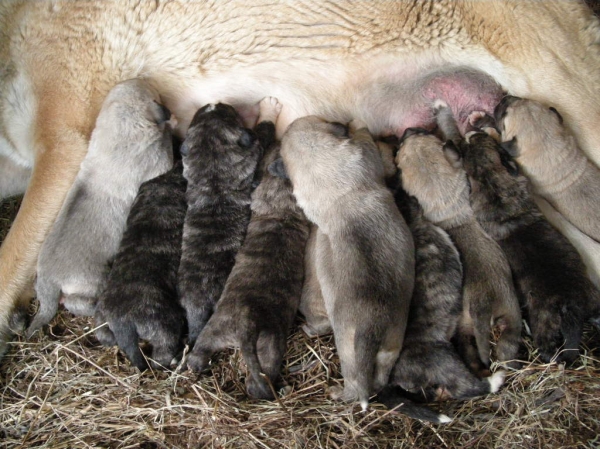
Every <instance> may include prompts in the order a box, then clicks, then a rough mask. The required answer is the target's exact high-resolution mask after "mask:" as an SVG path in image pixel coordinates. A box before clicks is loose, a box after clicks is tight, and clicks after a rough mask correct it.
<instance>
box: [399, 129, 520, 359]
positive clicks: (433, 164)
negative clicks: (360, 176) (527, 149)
mask: <svg viewBox="0 0 600 449" xmlns="http://www.w3.org/2000/svg"><path fill="white" fill-rule="evenodd" d="M396 163H397V164H398V168H399V169H400V170H401V171H402V185H403V187H404V189H405V190H406V191H407V193H409V194H410V195H412V196H415V197H416V198H417V200H418V201H419V203H420V204H421V206H422V207H423V213H424V216H425V218H427V219H428V220H430V221H432V222H433V223H434V224H437V225H438V226H440V227H441V228H442V229H444V230H445V231H446V232H447V233H448V235H449V236H450V238H451V239H452V241H453V242H454V244H455V245H456V248H457V249H458V251H459V253H460V255H461V261H462V264H463V273H464V279H463V316H462V318H461V320H460V323H459V330H458V333H459V339H460V341H461V351H462V352H463V357H465V359H466V361H467V362H468V363H469V365H470V366H472V367H473V368H475V367H476V366H477V365H479V362H478V361H477V358H478V359H479V361H480V362H482V363H483V364H484V365H486V366H487V365H489V361H490V341H489V339H490V332H491V325H492V323H494V324H496V325H497V326H498V327H500V328H501V329H502V334H501V336H500V337H499V340H498V343H497V345H496V347H495V353H496V358H497V359H498V360H500V361H508V360H511V359H513V358H514V357H515V356H516V354H517V352H518V349H519V342H520V336H521V313H520V310H519V303H518V300H517V297H516V293H515V290H514V286H513V283H512V274H511V271H510V266H509V265H508V261H507V260H506V257H505V256H504V254H503V253H502V250H501V249H500V247H499V246H498V244H497V243H496V242H495V241H493V240H492V239H491V238H490V237H489V236H488V235H487V234H486V233H485V232H484V231H483V229H482V228H481V226H480V225H479V224H478V223H477V221H476V220H475V216H474V214H473V210H472V209H471V206H470V204H469V183H468V180H467V176H466V173H465V171H464V169H463V168H462V166H461V165H462V163H461V160H460V156H459V154H458V152H457V149H456V147H455V145H454V144H453V143H452V142H449V143H446V144H444V143H443V142H442V141H441V140H439V139H438V138H437V137H435V136H434V135H432V134H428V133H426V132H424V131H422V132H419V131H416V130H409V131H408V132H407V133H405V136H404V138H403V140H402V142H401V146H400V150H399V152H398V154H397V156H396ZM472 336H474V337H475V341H476V346H477V354H478V357H477V355H475V353H474V351H473V349H474V348H472V346H471V345H470V344H469V343H468V342H469V340H470V339H471V337H472Z"/></svg>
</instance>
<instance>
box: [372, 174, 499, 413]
mask: <svg viewBox="0 0 600 449" xmlns="http://www.w3.org/2000/svg"><path fill="white" fill-rule="evenodd" d="M401 185H402V181H401V180H399V181H398V186H401ZM395 199H396V204H397V205H398V207H399V209H400V210H401V212H402V215H403V216H404V218H405V219H406V221H407V222H408V225H409V227H410V230H411V231H412V234H413V239H414V241H415V259H416V266H415V289H414V293H413V296H412V300H411V305H410V313H409V316H408V325H407V328H406V335H405V336H404V344H403V347H402V352H401V353H400V357H399V358H398V361H397V362H396V365H395V366H394V370H393V371H392V375H391V377H390V384H391V385H399V386H400V387H402V388H403V389H405V390H407V391H409V392H411V393H413V395H414V396H416V397H417V399H421V400H425V401H433V400H436V399H442V398H444V397H446V396H449V397H452V398H456V399H468V398H471V397H475V396H480V395H484V394H488V393H490V392H496V391H497V390H498V388H499V387H500V385H501V384H502V382H503V379H504V373H503V372H501V371H500V372H498V373H496V374H494V376H492V377H490V378H488V379H479V378H477V377H476V376H475V375H473V374H472V373H471V372H470V371H469V370H468V369H467V367H466V366H465V364H464V363H463V361H462V360H461V359H460V357H459V355H458V354H457V353H456V351H455V349H454V346H453V345H452V343H451V341H450V340H451V339H452V337H453V336H454V333H455V331H456V329H457V326H458V321H459V319H460V316H461V312H462V280H463V271H462V265H461V263H460V255H459V254H458V251H457V250H456V247H455V246H454V244H453V243H452V240H450V237H449V236H448V234H447V233H446V232H445V231H444V230H443V229H441V228H440V227H438V226H436V225H434V224H433V223H431V222H430V221H428V220H427V219H425V218H424V217H423V210H422V209H421V206H420V205H419V203H418V201H417V200H416V198H415V197H412V196H409V195H407V194H406V192H405V191H404V190H403V189H402V187H398V188H397V189H396V194H395ZM379 396H380V397H381V396H382V393H380V394H379Z"/></svg>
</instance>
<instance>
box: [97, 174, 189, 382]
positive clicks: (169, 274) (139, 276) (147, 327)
mask: <svg viewBox="0 0 600 449" xmlns="http://www.w3.org/2000/svg"><path fill="white" fill-rule="evenodd" d="M182 172H183V166H182V164H181V162H177V163H176V164H175V166H174V167H173V168H172V169H171V170H170V171H169V172H167V173H165V174H163V175H161V176H158V177H156V178H154V179H152V180H150V181H146V182H145V183H144V184H142V185H141V187H140V190H139V192H138V195H137V197H136V199H135V201H134V203H133V205H132V206H131V212H130V213H129V216H128V217H127V229H126V230H125V233H124V234H123V239H122V240H121V245H120V247H119V252H118V253H117V255H116V256H115V260H114V262H113V265H112V268H111V270H110V272H109V274H108V277H107V280H106V283H105V288H104V289H103V290H102V293H101V294H100V296H99V298H98V304H97V307H96V313H95V321H96V325H97V326H98V325H100V324H102V323H104V322H106V323H108V324H107V326H105V327H101V328H100V329H98V330H97V331H96V337H97V338H98V340H99V341H100V342H101V343H102V344H104V345H108V346H110V345H114V344H115V343H116V344H118V345H119V347H120V348H121V349H122V350H123V351H125V353H126V354H127V356H128V357H129V360H131V361H132V363H133V364H134V365H135V366H137V367H138V368H139V369H141V370H143V369H145V368H146V367H147V365H146V361H145V359H144V356H143V355H142V353H141V351H140V349H139V347H138V340H139V339H140V338H142V339H145V340H147V341H148V342H149V343H150V344H151V345H152V358H153V359H154V360H155V361H156V362H158V363H159V364H160V365H162V366H165V367H168V366H169V364H170V362H171V360H172V359H173V358H174V357H175V355H176V354H177V351H178V350H179V347H180V344H181V339H182V337H183V331H184V328H185V314H184V312H183V309H182V308H181V306H180V305H179V301H178V299H177V292H176V286H177V269H178V268H179V260H180V259H181V236H182V233H183V220H184V219H185V212H186V209H187V203H186V201H185V188H186V182H185V178H184V177H183V173H182Z"/></svg>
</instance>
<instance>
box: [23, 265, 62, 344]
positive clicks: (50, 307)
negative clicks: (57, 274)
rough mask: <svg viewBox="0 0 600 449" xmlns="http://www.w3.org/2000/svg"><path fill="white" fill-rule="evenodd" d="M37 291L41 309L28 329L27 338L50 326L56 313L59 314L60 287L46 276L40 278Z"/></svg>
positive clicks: (36, 285) (36, 287) (36, 286)
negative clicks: (43, 327) (47, 325)
mask: <svg viewBox="0 0 600 449" xmlns="http://www.w3.org/2000/svg"><path fill="white" fill-rule="evenodd" d="M35 290H36V294H37V299H38V301H39V303H40V308H39V309H38V311H37V313H36V315H35V317H34V318H33V321H32V322H31V324H30V325H29V328H28V329H27V338H30V337H31V336H32V335H33V334H34V332H35V331H37V330H38V329H39V328H41V327H42V326H44V325H46V324H48V323H49V322H50V320H52V318H54V315H56V312H58V303H59V300H60V287H59V286H58V284H56V283H54V282H52V281H51V280H49V279H47V278H45V277H44V276H38V279H37V282H36V284H35Z"/></svg>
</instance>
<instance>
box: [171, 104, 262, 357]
mask: <svg viewBox="0 0 600 449" xmlns="http://www.w3.org/2000/svg"><path fill="white" fill-rule="evenodd" d="M265 106H266V102H265V100H263V101H262V102H261V107H265ZM181 154H182V159H183V175H184V176H185V178H186V179H187V181H188V185H187V191H186V198H187V202H188V210H187V214H186V217H185V223H184V226H183V243H182V255H181V263H180V265H179V273H178V289H179V294H180V301H181V305H182V306H183V308H184V309H185V311H186V317H187V323H188V331H189V333H188V344H189V345H190V346H191V345H193V344H194V343H195V342H196V339H197V338H198V335H199V334H200V332H201V331H202V329H203V328H204V326H205V325H206V322H207V321H208V319H209V318H210V316H211V315H212V313H213V310H214V307H215V305H216V304H217V301H218V300H219V297H220V296H221V293H222V292H223V288H224V286H225V281H226V280H227V277H228V276H229V273H230V272H231V269H232V268H233V265H234V263H235V255H236V254H237V252H238V250H239V248H240V247H241V246H242V242H243V240H244V236H245V235H246V228H247V227H248V222H249V220H250V201H251V194H252V190H253V187H254V186H253V183H254V178H255V172H256V169H257V166H258V163H259V162H260V159H261V157H262V154H263V150H262V147H261V145H260V142H259V140H258V139H257V137H256V134H255V133H254V132H253V131H252V130H249V129H246V128H244V126H243V124H242V120H241V117H240V116H239V115H238V113H237V112H236V111H235V109H234V108H233V107H232V106H229V105H226V104H221V103H219V104H217V105H212V104H209V105H206V106H204V107H203V108H201V109H200V110H198V111H197V112H196V115H195V116H194V119H193V120H192V123H191V125H190V128H189V130H188V132H187V135H186V138H185V140H184V142H183V144H182V146H181ZM191 361H192V364H191V365H190V367H191V368H194V367H195V366H196V365H197V364H196V363H195V362H193V358H192V359H191Z"/></svg>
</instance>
